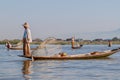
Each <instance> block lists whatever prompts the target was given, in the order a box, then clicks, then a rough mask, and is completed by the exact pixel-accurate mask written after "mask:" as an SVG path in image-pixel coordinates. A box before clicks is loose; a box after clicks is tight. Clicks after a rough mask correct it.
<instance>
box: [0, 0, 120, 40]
mask: <svg viewBox="0 0 120 80" xmlns="http://www.w3.org/2000/svg"><path fill="white" fill-rule="evenodd" d="M24 22H28V23H29V24H30V28H31V32H32V36H33V38H47V37H50V36H53V37H56V38H68V37H71V36H73V35H75V34H77V33H78V34H77V35H79V33H80V32H96V31H111V30H115V29H118V28H120V0H0V39H22V36H23V31H24V28H23V27H22V24H23V23H24Z"/></svg>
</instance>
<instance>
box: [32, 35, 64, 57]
mask: <svg viewBox="0 0 120 80" xmlns="http://www.w3.org/2000/svg"><path fill="white" fill-rule="evenodd" d="M56 42H57V39H55V38H53V37H49V38H47V39H45V40H44V41H43V42H42V43H41V44H40V45H39V46H38V47H37V49H36V50H33V51H32V55H33V56H51V55H54V54H58V53H60V52H62V48H61V45H58V44H54V43H56Z"/></svg>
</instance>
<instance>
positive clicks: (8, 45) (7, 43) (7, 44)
mask: <svg viewBox="0 0 120 80" xmlns="http://www.w3.org/2000/svg"><path fill="white" fill-rule="evenodd" d="M6 47H7V48H8V49H9V48H11V47H12V45H11V44H10V42H9V41H8V42H6Z"/></svg>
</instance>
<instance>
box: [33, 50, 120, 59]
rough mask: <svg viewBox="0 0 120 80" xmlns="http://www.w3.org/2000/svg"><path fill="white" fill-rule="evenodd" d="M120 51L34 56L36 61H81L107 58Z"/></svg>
mask: <svg viewBox="0 0 120 80" xmlns="http://www.w3.org/2000/svg"><path fill="white" fill-rule="evenodd" d="M119 51H120V49H113V50H108V51H104V52H92V53H86V54H76V55H66V56H32V58H33V59H34V60H77V59H78V60H80V59H98V58H105V57H108V56H110V55H112V54H114V53H117V52H119Z"/></svg>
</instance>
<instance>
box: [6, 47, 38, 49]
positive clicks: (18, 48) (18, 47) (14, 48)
mask: <svg viewBox="0 0 120 80" xmlns="http://www.w3.org/2000/svg"><path fill="white" fill-rule="evenodd" d="M8 49H10V50H23V48H19V47H10V48H8ZM36 49H37V48H31V50H36Z"/></svg>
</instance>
